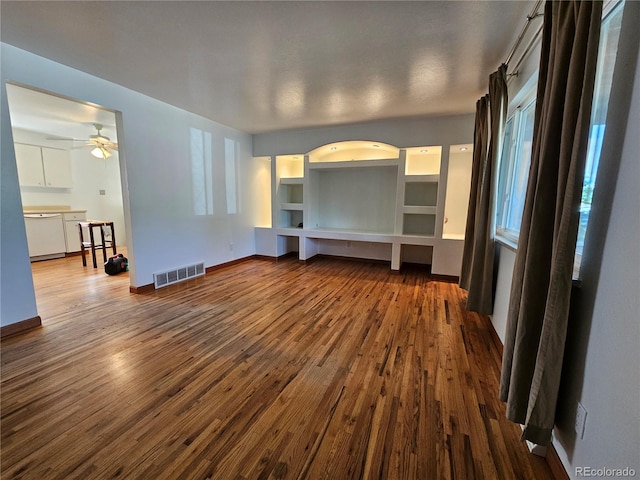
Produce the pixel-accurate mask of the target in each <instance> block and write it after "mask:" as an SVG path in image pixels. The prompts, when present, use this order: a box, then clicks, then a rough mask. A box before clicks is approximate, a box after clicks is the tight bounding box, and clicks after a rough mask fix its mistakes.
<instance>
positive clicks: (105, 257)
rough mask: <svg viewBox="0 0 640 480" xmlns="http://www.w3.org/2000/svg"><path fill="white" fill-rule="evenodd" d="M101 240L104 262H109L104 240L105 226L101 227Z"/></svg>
mask: <svg viewBox="0 0 640 480" xmlns="http://www.w3.org/2000/svg"><path fill="white" fill-rule="evenodd" d="M100 239H101V240H102V259H103V260H102V261H103V262H104V263H106V262H107V245H106V243H105V239H104V225H102V226H101V227H100Z"/></svg>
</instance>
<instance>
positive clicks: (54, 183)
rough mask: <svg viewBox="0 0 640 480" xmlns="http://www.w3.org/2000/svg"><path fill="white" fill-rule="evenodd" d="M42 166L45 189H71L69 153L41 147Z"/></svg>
mask: <svg viewBox="0 0 640 480" xmlns="http://www.w3.org/2000/svg"><path fill="white" fill-rule="evenodd" d="M42 165H43V166H44V178H45V181H46V186H47V187H57V188H71V187H72V186H73V183H72V181H71V159H70V158H69V152H68V151H66V150H58V149H56V148H46V147H42Z"/></svg>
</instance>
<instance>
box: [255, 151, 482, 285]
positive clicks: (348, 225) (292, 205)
mask: <svg viewBox="0 0 640 480" xmlns="http://www.w3.org/2000/svg"><path fill="white" fill-rule="evenodd" d="M470 150H471V149H470V148H469V146H468V145H464V146H463V145H455V146H447V147H446V150H445V149H444V148H443V147H442V146H437V145H436V146H419V147H410V148H398V147H395V146H393V145H388V144H384V143H379V142H371V141H349V142H338V143H333V144H328V145H323V146H321V147H318V148H316V149H315V150H312V151H311V152H308V153H307V154H304V155H303V154H296V155H279V156H275V157H272V168H271V172H272V192H273V201H272V205H273V219H274V221H273V222H272V225H273V226H274V228H272V229H266V228H261V229H259V237H260V242H261V245H263V244H265V243H268V246H266V247H263V246H258V245H257V247H256V250H257V251H258V253H261V254H270V255H273V256H280V255H283V254H285V253H288V252H291V251H297V252H298V255H299V258H300V260H307V259H309V258H311V257H313V256H314V255H317V254H319V253H325V254H330V255H342V256H355V257H361V258H372V259H378V260H387V261H389V262H390V263H391V268H392V269H393V270H398V269H399V268H400V265H401V264H402V262H418V263H428V264H431V265H432V272H433V273H438V274H443V275H458V274H459V268H460V264H459V262H460V259H461V255H462V242H461V240H462V239H463V237H464V225H465V223H466V208H467V205H466V203H468V196H469V192H468V190H469V181H470V175H471V162H470V158H471V152H470ZM443 152H444V153H446V154H444V155H443ZM450 159H451V165H450V162H449V160H450ZM448 174H449V176H448ZM465 190H466V191H465ZM463 204H464V205H463ZM461 217H464V218H461ZM461 226H462V228H461ZM270 235H271V236H270ZM256 238H257V239H258V230H257V234H256ZM265 239H268V241H267V240H265ZM256 241H257V242H258V240H256Z"/></svg>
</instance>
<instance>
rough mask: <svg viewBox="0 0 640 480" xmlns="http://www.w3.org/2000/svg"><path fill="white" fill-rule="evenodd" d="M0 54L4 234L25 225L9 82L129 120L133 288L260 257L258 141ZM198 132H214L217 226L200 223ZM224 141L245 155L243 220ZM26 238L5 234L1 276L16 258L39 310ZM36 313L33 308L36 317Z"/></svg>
mask: <svg viewBox="0 0 640 480" xmlns="http://www.w3.org/2000/svg"><path fill="white" fill-rule="evenodd" d="M1 54H2V58H1V60H2V64H1V67H2V68H1V70H2V77H1V78H2V86H3V89H2V94H3V110H2V134H3V135H2V165H3V170H2V175H3V177H2V178H3V189H2V213H3V216H2V222H3V225H4V224H5V222H6V223H7V224H11V225H15V224H18V225H19V224H20V222H22V213H21V209H22V206H21V203H20V198H19V192H18V179H17V174H16V170H15V156H14V153H13V149H12V148H11V143H12V140H11V132H10V127H9V113H8V109H7V108H6V91H5V89H4V83H5V82H6V81H8V80H11V81H14V82H18V83H21V84H25V85H30V86H34V87H37V88H40V89H43V90H47V91H50V92H54V93H58V94H61V95H65V96H68V97H71V98H75V99H79V100H83V101H88V102H92V103H96V104H98V105H102V106H104V107H106V108H109V109H112V110H116V111H119V112H121V115H122V125H121V128H119V131H118V143H119V147H120V148H119V154H120V162H121V165H120V167H121V171H122V190H123V194H124V209H125V223H126V229H127V242H126V243H127V246H128V255H129V259H130V261H131V263H132V268H133V271H132V272H130V276H131V284H132V285H133V286H141V285H146V284H149V283H152V281H153V272H156V271H160V270H163V269H166V268H172V267H176V266H181V265H184V264H188V263H191V262H195V261H204V262H205V265H207V266H210V265H216V264H220V263H224V262H227V261H230V260H233V259H237V258H242V257H245V256H248V255H252V254H253V253H254V252H255V242H254V230H253V227H254V225H255V223H256V219H254V215H255V212H258V211H259V209H258V208H256V205H257V204H258V203H257V202H259V198H258V196H259V192H254V191H252V189H251V187H252V186H253V185H254V184H255V181H256V180H255V178H254V177H255V172H256V171H257V165H258V161H257V160H254V159H253V158H252V154H251V150H252V143H251V136H250V135H248V134H245V133H243V132H240V131H238V130H235V129H232V128H229V127H225V126H223V125H220V124H218V123H215V122H212V121H210V120H207V119H205V118H202V117H199V116H197V115H194V114H191V113H189V112H186V111H184V110H181V109H178V108H175V107H172V106H170V105H167V104H165V103H162V102H160V101H157V100H155V99H153V98H150V97H147V96H145V95H142V94H140V93H137V92H134V91H132V90H129V89H126V88H124V87H122V86H119V85H116V84H113V83H111V82H107V81H105V80H102V79H100V78H97V77H94V76H91V75H88V74H86V73H84V72H81V71H78V70H75V69H72V68H69V67H66V66H63V65H60V64H58V63H55V62H52V61H49V60H47V59H44V58H42V57H38V56H36V55H33V54H31V53H28V52H25V51H23V50H20V49H17V48H15V47H12V46H10V45H6V44H2V50H1ZM191 127H194V128H198V129H201V130H203V131H207V132H211V137H212V144H213V176H214V180H213V187H214V192H215V193H216V202H217V205H216V210H215V213H214V214H213V215H211V216H196V215H194V214H193V202H192V179H191V178H192V177H191V161H190V128H191ZM7 129H9V130H7ZM225 138H230V139H233V140H234V141H236V142H237V147H238V165H237V178H238V179H239V181H238V196H239V200H238V214H236V215H227V213H226V209H225V207H224V202H225V195H224V191H225V175H224V139H225ZM5 164H6V168H5ZM5 184H6V186H7V188H6V189H5ZM16 195H17V197H16ZM5 197H6V199H5ZM5 202H6V203H5ZM23 228H24V227H23V226H20V227H19V228H18V229H17V231H16V232H13V231H8V229H5V228H3V229H2V237H1V238H2V255H3V264H2V275H3V276H4V275H6V274H7V275H8V272H7V273H5V272H6V268H5V265H8V263H7V264H5V263H4V258H5V256H12V257H17V259H16V260H12V261H13V262H14V263H18V264H19V266H17V267H16V268H15V269H14V270H13V271H12V272H11V277H12V278H14V277H17V278H18V279H19V281H20V282H23V283H25V288H26V290H27V291H28V292H30V293H26V294H24V296H25V301H26V302H27V303H31V304H33V301H31V300H29V299H27V298H26V297H30V298H32V297H33V293H32V290H33V288H30V287H28V285H27V284H28V283H29V282H30V277H31V272H30V269H29V264H28V256H26V259H25V258H24V257H25V255H27V253H26V252H27V250H26V238H25V236H24V234H23V233H22V230H23ZM5 245H6V246H7V247H5ZM27 277H29V280H27ZM14 282H15V281H14ZM7 288H8V286H7ZM2 297H3V298H8V297H7V296H5V282H3V283H2ZM9 297H10V295H9ZM3 308H4V302H3ZM32 310H33V307H32V308H31V309H29V311H32ZM29 316H30V315H25V314H23V313H18V312H15V313H12V314H11V315H9V314H7V316H6V318H5V315H4V314H3V318H2V322H3V324H9V323H14V322H16V321H21V320H24V319H25V318H27V317H29Z"/></svg>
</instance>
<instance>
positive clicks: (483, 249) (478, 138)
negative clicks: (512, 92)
mask: <svg viewBox="0 0 640 480" xmlns="http://www.w3.org/2000/svg"><path fill="white" fill-rule="evenodd" d="M487 103H488V107H487ZM508 103H509V102H508V96H507V66H506V65H501V66H500V68H499V69H498V71H496V72H494V73H492V74H491V75H490V76H489V95H488V96H487V95H485V96H484V97H482V98H481V99H480V100H478V102H477V104H476V126H475V134H474V145H473V165H472V167H471V168H472V173H471V194H470V196H469V209H468V212H467V225H466V229H465V240H464V250H463V253H462V270H461V273H460V287H462V288H464V289H465V290H467V291H468V296H467V310H472V311H475V312H479V313H484V314H491V313H492V312H493V293H494V287H493V270H494V262H495V260H494V251H495V243H494V232H495V221H494V215H493V211H494V204H495V192H496V186H495V179H496V178H497V177H496V171H497V165H498V160H499V157H500V145H501V143H502V134H503V130H504V123H505V120H506V117H507V106H508ZM487 108H488V110H489V115H490V118H489V119H487Z"/></svg>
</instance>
